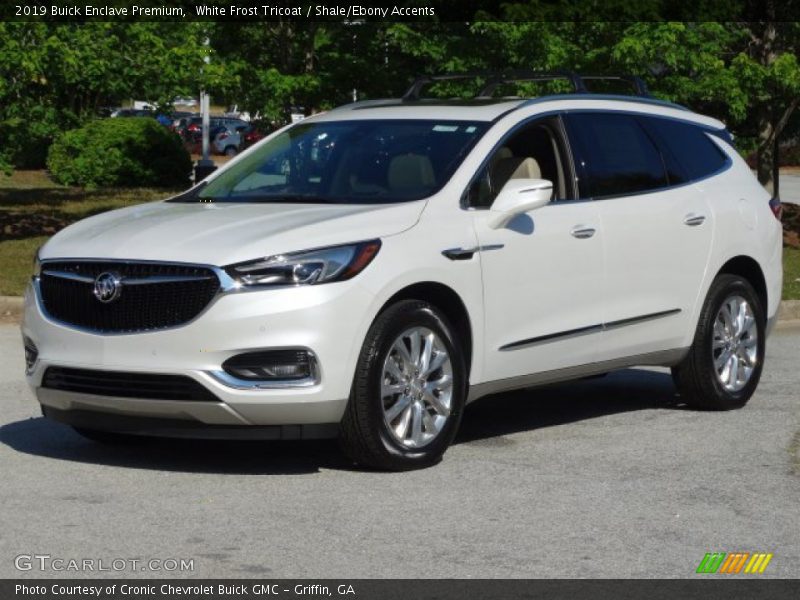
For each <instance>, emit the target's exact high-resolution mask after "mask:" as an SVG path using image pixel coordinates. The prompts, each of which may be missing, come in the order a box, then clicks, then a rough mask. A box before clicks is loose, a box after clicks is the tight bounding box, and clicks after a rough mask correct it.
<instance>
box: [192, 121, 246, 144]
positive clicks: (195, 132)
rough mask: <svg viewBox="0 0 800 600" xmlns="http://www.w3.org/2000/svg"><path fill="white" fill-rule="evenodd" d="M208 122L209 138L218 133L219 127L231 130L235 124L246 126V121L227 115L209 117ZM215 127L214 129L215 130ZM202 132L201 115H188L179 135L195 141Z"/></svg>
mask: <svg viewBox="0 0 800 600" xmlns="http://www.w3.org/2000/svg"><path fill="white" fill-rule="evenodd" d="M208 123H209V127H210V129H209V134H210V135H209V140H213V139H214V135H216V134H217V133H219V131H220V129H219V128H221V127H224V128H227V129H229V130H231V131H233V130H234V129H235V128H236V127H237V126H242V127H246V126H247V122H245V121H242V120H241V119H231V118H228V117H211V118H210V119H209V120H208ZM215 129H216V131H215ZM202 134H203V117H201V116H199V115H197V116H192V117H189V119H188V120H187V122H186V126H185V127H184V128H183V129H182V131H181V135H182V137H183V138H184V140H186V141H188V142H196V141H198V140H199V139H200V137H201V136H202Z"/></svg>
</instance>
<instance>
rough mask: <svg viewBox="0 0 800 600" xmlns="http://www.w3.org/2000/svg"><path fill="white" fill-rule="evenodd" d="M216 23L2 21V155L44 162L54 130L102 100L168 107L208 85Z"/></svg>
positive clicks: (215, 79) (216, 79) (216, 75)
mask: <svg viewBox="0 0 800 600" xmlns="http://www.w3.org/2000/svg"><path fill="white" fill-rule="evenodd" d="M209 28H210V25H209V24H206V23H188V24H177V23H161V22H137V23H122V22H113V23H112V22H101V21H92V22H87V23H53V22H35V23H30V22H26V23H23V22H3V23H0V124H2V125H3V130H4V135H3V136H2V139H3V142H2V146H1V147H0V161H2V162H3V163H5V166H6V168H8V166H9V165H16V166H21V167H41V166H43V164H44V159H45V156H46V151H47V147H48V146H49V144H50V143H51V142H52V140H53V138H54V136H55V135H56V134H57V133H58V132H59V131H62V130H64V129H69V128H72V127H75V126H77V125H79V124H80V123H82V122H84V121H86V120H88V119H91V118H93V117H95V116H96V114H97V109H98V108H99V107H101V106H108V105H118V104H119V103H121V102H122V101H124V100H127V99H130V98H144V99H147V100H151V101H154V102H156V103H158V104H160V105H162V106H168V105H169V104H170V103H171V102H172V99H173V98H174V97H175V96H176V95H185V94H190V93H191V94H194V93H196V92H197V91H198V90H199V89H200V86H201V85H203V84H208V85H211V84H214V85H218V86H219V85H220V81H221V80H222V79H223V77H221V76H220V72H219V69H215V68H210V67H206V66H205V65H204V61H203V59H204V57H205V56H206V54H207V53H208V49H207V48H206V47H205V46H204V45H203V42H204V40H205V39H206V37H207V34H208V30H209Z"/></svg>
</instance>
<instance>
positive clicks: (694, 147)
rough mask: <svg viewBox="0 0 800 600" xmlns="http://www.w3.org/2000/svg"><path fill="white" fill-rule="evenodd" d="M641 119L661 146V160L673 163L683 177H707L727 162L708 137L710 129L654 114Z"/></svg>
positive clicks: (694, 178)
mask: <svg viewBox="0 0 800 600" xmlns="http://www.w3.org/2000/svg"><path fill="white" fill-rule="evenodd" d="M642 120H643V122H644V123H645V124H646V126H647V128H648V129H650V130H651V131H652V132H653V136H654V137H655V138H656V140H657V141H658V143H659V145H660V146H662V150H663V153H664V158H665V161H666V162H667V163H668V164H670V163H672V164H676V165H677V166H678V167H679V169H676V170H680V171H681V172H682V174H683V178H684V179H685V180H687V181H693V180H696V179H702V178H704V177H708V176H709V175H713V174H714V173H716V172H717V171H719V170H720V169H722V168H723V167H724V166H725V165H726V164H727V162H728V157H727V156H726V155H725V153H724V152H723V151H722V150H721V149H720V148H719V146H717V144H716V143H715V142H714V141H713V140H712V139H711V138H710V137H709V135H711V134H710V132H708V131H706V130H705V129H703V128H702V127H699V126H697V125H693V124H691V123H684V122H681V121H676V120H674V119H660V118H657V117H644V118H643V119H642ZM670 171H672V169H670ZM671 183H680V182H678V181H673V182H671Z"/></svg>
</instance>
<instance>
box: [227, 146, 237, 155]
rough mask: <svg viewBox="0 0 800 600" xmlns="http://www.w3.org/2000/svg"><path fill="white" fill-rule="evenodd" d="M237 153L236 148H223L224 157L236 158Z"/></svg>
mask: <svg viewBox="0 0 800 600" xmlns="http://www.w3.org/2000/svg"><path fill="white" fill-rule="evenodd" d="M238 153H239V151H238V150H237V149H236V146H228V147H227V148H225V156H236V155H237V154H238Z"/></svg>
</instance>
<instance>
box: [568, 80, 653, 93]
mask: <svg viewBox="0 0 800 600" xmlns="http://www.w3.org/2000/svg"><path fill="white" fill-rule="evenodd" d="M580 77H581V79H583V80H584V81H585V80H589V81H603V80H606V81H608V80H610V81H624V82H626V83H629V84H631V87H633V90H634V91H635V92H636V95H637V96H644V97H645V98H650V90H648V89H647V84H646V83H645V82H644V80H643V79H642V78H641V77H637V76H636V75H581V76H580Z"/></svg>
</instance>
